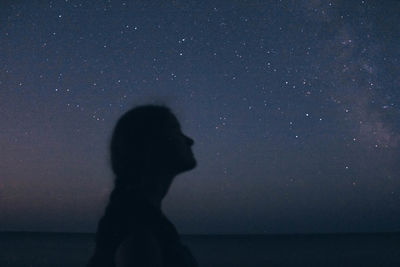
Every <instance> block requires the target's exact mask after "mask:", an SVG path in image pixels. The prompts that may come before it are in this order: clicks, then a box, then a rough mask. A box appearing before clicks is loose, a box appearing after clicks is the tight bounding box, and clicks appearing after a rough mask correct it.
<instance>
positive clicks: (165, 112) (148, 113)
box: [111, 105, 196, 185]
mask: <svg viewBox="0 0 400 267" xmlns="http://www.w3.org/2000/svg"><path fill="white" fill-rule="evenodd" d="M193 144H194V141H193V140H192V139H191V138H189V137H187V136H186V135H184V134H183V133H182V132H181V128H180V124H179V122H178V120H177V118H176V117H175V115H174V114H173V113H172V112H171V110H170V109H169V108H168V107H165V106H156V105H145V106H139V107H135V108H133V109H131V110H129V111H128V112H126V113H125V114H124V115H122V117H121V118H120V119H119V120H118V122H117V124H116V126H115V129H114V133H113V135H112V139H111V165H112V170H113V172H114V173H115V175H116V183H120V184H122V185H137V184H138V183H140V182H141V180H140V179H150V178H149V177H163V176H165V177H171V176H175V175H177V174H179V173H181V172H184V171H187V170H190V169H193V168H194V167H195V166H196V160H195V158H194V156H193V153H192V151H191V146H192V145H193ZM152 182H155V183H157V182H159V181H152Z"/></svg>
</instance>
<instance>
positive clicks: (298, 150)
mask: <svg viewBox="0 0 400 267" xmlns="http://www.w3.org/2000/svg"><path fill="white" fill-rule="evenodd" d="M399 14H400V1H394V0H393V1H390V0H386V1H372V0H369V1H367V0H365V1H361V0H354V1H353V0H352V1H347V0H346V1H345V0H343V1H328V0H326V1H324V0H311V1H306V0H301V1H298V0H296V1H295V0H287V1H260V0H253V1H250V0H249V1H245V0H241V1H239V0H237V1H234V0H232V1H215V0H214V1H180V0H176V1H144V0H143V1H116V0H112V1H111V0H109V1H78V0H77V1H74V0H64V1H28V0H26V1H22V0H16V1H1V4H0V51H1V52H0V114H1V115H0V125H1V127H0V230H17V231H19V230H29V231H79V232H86V231H89V232H93V231H95V229H96V225H97V221H98V219H99V217H100V216H101V215H102V214H103V211H104V207H105V204H106V202H107V201H108V194H109V192H110V190H111V189H112V186H113V184H112V182H113V179H114V177H113V174H112V172H111V170H110V164H109V154H108V152H109V151H108V148H109V141H110V136H111V133H112V130H113V127H114V125H115V123H116V120H117V119H118V117H119V116H121V115H122V114H123V113H124V112H125V111H127V110H128V109H130V108H132V107H134V106H136V105H141V104H165V105H167V106H169V107H170V108H171V109H172V110H173V111H174V112H175V114H176V115H177V117H178V119H179V121H180V122H181V125H182V129H183V132H184V133H185V134H187V135H188V136H190V137H192V138H193V139H194V141H195V144H194V146H193V152H194V154H195V157H196V159H197V162H198V165H197V167H196V169H194V170H192V171H190V172H185V173H183V174H180V175H178V176H177V177H176V180H175V182H174V183H173V185H172V187H171V189H170V191H169V194H168V196H167V197H166V199H165V201H164V204H163V209H164V211H165V213H166V214H167V216H168V217H169V218H170V219H171V221H172V222H173V223H174V224H175V225H176V227H177V229H178V230H179V232H180V233H194V234H196V233H306V232H307V233H309V232H360V231H361V232H375V231H400V164H399V163H400V151H399V149H400V62H399V61H400V26H399V25H400V15H399Z"/></svg>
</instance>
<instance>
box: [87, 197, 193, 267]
mask: <svg viewBox="0 0 400 267" xmlns="http://www.w3.org/2000/svg"><path fill="white" fill-rule="evenodd" d="M131 204H132V206H131V209H130V211H131V213H130V214H129V215H128V216H127V217H125V220H126V221H127V222H128V223H127V224H126V230H125V231H124V232H125V234H124V236H123V237H122V238H121V237H120V238H118V241H117V243H118V244H116V246H114V249H111V250H107V249H101V247H99V246H96V251H95V253H94V255H93V257H92V259H91V261H90V263H89V265H88V266H89V267H98V266H107V267H114V266H115V263H114V257H115V252H116V250H117V249H118V246H119V244H121V242H122V241H123V240H124V239H125V238H126V237H127V236H129V235H132V236H135V235H136V234H140V233H141V232H142V231H143V229H146V230H149V231H151V232H152V234H154V236H155V238H156V240H157V241H158V243H159V245H160V248H161V252H162V258H163V266H165V267H197V266H198V265H197V263H196V260H195V259H194V257H193V255H192V254H191V253H190V251H189V249H188V248H187V247H186V246H185V245H183V244H182V243H181V241H180V237H179V234H178V232H177V231H176V228H175V226H174V225H173V224H172V223H171V222H170V221H169V220H168V218H167V217H166V216H165V215H164V214H163V213H162V211H161V210H160V209H159V208H156V207H154V206H153V205H151V204H149V203H147V202H145V201H142V200H139V199H136V200H134V201H132V202H131ZM111 225H115V226H118V225H120V224H119V223H113V224H111ZM132 249H134V248H132ZM107 254H108V255H107ZM150 254H151V253H150ZM107 262H108V263H107ZM135 266H143V267H145V265H140V263H138V264H137V265H135ZM132 267H133V266H132Z"/></svg>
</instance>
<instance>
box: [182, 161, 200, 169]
mask: <svg viewBox="0 0 400 267" xmlns="http://www.w3.org/2000/svg"><path fill="white" fill-rule="evenodd" d="M196 166H197V162H196V160H195V159H194V158H192V159H190V160H188V161H186V162H185V164H184V165H183V166H182V172H184V171H189V170H192V169H194V168H195V167H196Z"/></svg>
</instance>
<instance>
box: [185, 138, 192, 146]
mask: <svg viewBox="0 0 400 267" xmlns="http://www.w3.org/2000/svg"><path fill="white" fill-rule="evenodd" d="M186 139H187V142H188V144H189V146H192V145H193V144H194V141H193V139H192V138H190V137H189V136H186Z"/></svg>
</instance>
